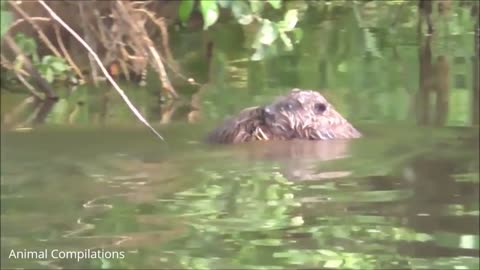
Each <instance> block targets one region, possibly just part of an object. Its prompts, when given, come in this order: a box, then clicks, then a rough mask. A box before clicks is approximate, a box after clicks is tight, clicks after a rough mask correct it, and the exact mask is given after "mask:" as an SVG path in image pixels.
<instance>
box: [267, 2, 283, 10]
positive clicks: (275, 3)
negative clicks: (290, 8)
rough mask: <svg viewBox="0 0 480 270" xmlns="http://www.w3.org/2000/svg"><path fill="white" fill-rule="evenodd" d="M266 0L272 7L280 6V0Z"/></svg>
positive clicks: (277, 7)
mask: <svg viewBox="0 0 480 270" xmlns="http://www.w3.org/2000/svg"><path fill="white" fill-rule="evenodd" d="M267 1H268V3H269V4H270V5H271V6H272V7H273V8H274V9H279V8H281V7H282V0H267Z"/></svg>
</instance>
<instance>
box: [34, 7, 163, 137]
mask: <svg viewBox="0 0 480 270" xmlns="http://www.w3.org/2000/svg"><path fill="white" fill-rule="evenodd" d="M38 2H39V3H40V4H41V5H42V6H43V7H44V8H45V9H46V10H47V11H48V13H50V16H52V18H53V19H54V20H56V21H57V22H58V23H60V24H61V25H62V26H63V27H64V28H65V29H67V31H68V32H70V34H72V36H74V37H75V38H76V39H77V40H78V42H80V43H81V44H82V45H83V46H84V47H85V49H87V50H88V52H89V53H90V54H92V56H93V57H94V59H95V61H96V62H97V64H98V66H99V67H100V69H101V70H102V72H103V74H104V75H105V77H106V78H107V79H108V81H109V82H110V83H111V84H112V85H113V87H114V88H115V90H116V91H117V92H118V94H120V96H121V97H122V99H123V100H124V101H125V103H127V105H128V108H130V110H131V111H132V112H133V114H135V116H136V117H137V118H138V119H139V120H140V121H141V122H142V123H144V124H145V125H146V126H147V127H148V128H149V129H150V130H151V131H152V132H153V133H155V135H157V137H158V138H160V139H161V140H164V139H163V137H162V136H161V135H160V134H159V133H158V132H157V131H156V130H155V129H154V128H153V127H152V126H151V125H150V124H149V123H148V122H147V120H145V118H143V116H142V115H141V114H140V112H139V111H138V110H137V108H135V106H134V105H133V104H132V102H131V101H130V99H128V97H127V95H125V93H124V92H123V90H122V89H121V88H120V87H119V86H118V84H117V83H116V82H115V80H113V78H112V76H110V74H108V71H107V69H106V68H105V67H104V66H103V64H102V61H101V60H100V58H99V57H98V55H97V54H96V53H95V52H94V51H93V50H92V48H91V47H90V46H89V45H88V44H87V43H86V42H85V40H83V39H82V38H81V37H80V36H79V35H78V34H77V33H76V32H75V31H74V30H73V29H72V28H70V26H68V25H67V24H66V23H65V22H64V21H63V20H62V19H61V18H60V17H59V16H58V15H57V14H56V13H55V12H54V11H53V10H52V9H51V8H50V7H49V6H48V5H47V4H46V3H45V2H44V1H43V0H38Z"/></svg>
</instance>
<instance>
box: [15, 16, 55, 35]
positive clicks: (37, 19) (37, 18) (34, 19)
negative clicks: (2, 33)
mask: <svg viewBox="0 0 480 270" xmlns="http://www.w3.org/2000/svg"><path fill="white" fill-rule="evenodd" d="M30 20H32V21H42V22H48V21H50V20H51V19H50V18H46V17H30ZM26 21H27V20H25V19H18V20H16V21H15V22H14V23H12V24H11V25H10V27H8V29H7V31H6V33H8V32H10V31H11V30H12V29H13V28H15V27H16V26H17V25H20V24H21V23H23V22H26Z"/></svg>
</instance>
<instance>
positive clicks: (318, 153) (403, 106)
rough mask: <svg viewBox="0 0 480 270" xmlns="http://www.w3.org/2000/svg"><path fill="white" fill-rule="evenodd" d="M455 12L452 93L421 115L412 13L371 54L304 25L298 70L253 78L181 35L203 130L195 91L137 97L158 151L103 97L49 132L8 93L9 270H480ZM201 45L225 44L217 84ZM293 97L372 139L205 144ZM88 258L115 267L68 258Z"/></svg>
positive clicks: (349, 26)
mask: <svg viewBox="0 0 480 270" xmlns="http://www.w3.org/2000/svg"><path fill="white" fill-rule="evenodd" d="M378 8H379V9H384V8H391V7H390V6H387V7H383V6H380V7H378ZM412 10H413V9H412ZM454 11H455V12H456V13H455V14H457V15H456V16H455V17H454V18H453V19H451V20H450V21H449V25H442V26H441V27H440V28H439V30H438V33H439V34H437V35H436V36H435V37H434V39H433V40H432V44H431V50H432V55H433V57H432V63H439V61H440V60H438V59H439V58H438V56H444V57H445V58H446V60H447V63H448V66H449V71H448V72H447V73H442V74H440V75H443V76H446V77H447V78H448V79H449V80H448V83H447V87H446V88H447V92H446V93H444V94H445V95H443V96H441V95H439V96H437V97H436V98H432V99H427V100H426V101H425V99H422V95H420V94H419V93H420V92H421V90H419V81H420V76H421V75H420V73H421V72H420V66H419V55H418V54H419V52H418V51H419V50H418V46H419V44H424V42H425V40H423V38H422V40H420V41H419V40H417V37H416V25H415V23H411V21H415V20H411V19H408V16H413V15H412V14H411V13H413V11H411V10H404V11H403V12H405V14H403V15H401V16H400V17H399V19H398V22H397V23H396V24H395V26H394V27H390V28H389V27H386V26H385V25H387V24H386V22H390V21H389V18H390V17H389V16H388V14H389V13H388V10H387V11H385V10H384V11H382V12H383V13H381V12H380V11H378V12H379V14H380V15H379V16H378V17H379V18H380V19H379V20H378V21H373V22H368V23H371V24H376V26H377V27H376V28H375V29H376V32H375V33H374V36H375V37H376V38H377V39H376V40H377V41H376V43H375V44H376V45H375V49H372V47H371V46H370V47H369V46H367V45H368V44H367V43H366V42H365V39H366V36H365V34H364V32H363V31H361V29H359V28H358V25H357V24H356V22H355V20H354V15H353V13H352V12H351V10H349V9H348V8H340V10H338V11H335V12H334V13H332V14H335V16H331V17H328V19H325V20H321V19H318V16H314V15H315V14H313V15H311V16H312V17H311V19H310V21H308V22H309V23H305V25H303V26H302V28H303V30H304V39H303V40H302V42H301V43H300V44H298V45H297V47H296V49H295V50H294V51H293V52H280V53H279V54H278V55H276V56H273V57H271V58H268V59H266V60H263V61H260V62H248V61H246V60H245V59H248V57H249V56H250V55H251V51H249V50H247V49H245V47H246V44H247V43H248V42H247V41H246V40H247V39H248V36H244V37H242V35H241V34H239V33H243V32H241V29H238V26H237V25H236V24H228V23H225V24H221V25H218V26H216V28H213V29H212V30H211V31H210V32H208V34H207V37H205V35H203V36H202V35H200V34H199V33H191V32H179V33H175V34H172V40H171V42H172V43H173V44H178V46H175V48H174V53H175V55H176V57H177V58H178V59H179V62H180V64H181V65H182V66H183V67H184V69H185V72H186V73H188V74H189V75H191V76H192V77H195V78H196V79H197V80H198V81H199V82H202V83H203V82H206V81H207V78H209V79H208V82H209V83H208V84H207V85H205V86H204V87H203V88H202V90H201V92H200V94H199V97H200V104H201V109H200V112H201V116H202V118H201V120H199V121H198V122H195V123H191V122H190V121H188V119H189V118H188V114H189V112H190V104H189V102H190V96H191V94H192V93H194V92H195V91H197V89H194V87H192V86H186V85H184V86H179V87H178V88H177V90H178V91H179V92H181V93H184V95H182V99H181V100H180V101H177V102H175V103H172V104H171V103H168V102H160V99H159V98H158V95H157V94H156V93H157V92H156V91H158V83H157V85H155V83H151V84H149V86H147V88H142V87H133V86H127V94H128V96H129V97H131V99H132V100H133V102H134V104H136V105H137V106H138V107H139V110H140V111H141V112H142V114H144V115H145V116H146V117H147V118H148V119H149V121H151V122H152V124H153V125H154V126H155V128H157V129H158V130H159V132H160V133H161V134H162V135H163V136H164V137H165V142H162V141H160V140H158V139H157V138H156V137H154V135H153V134H152V133H151V132H150V131H149V130H148V129H147V128H145V127H144V126H142V125H141V124H139V123H138V121H137V120H136V119H135V118H134V117H133V116H132V114H131V113H130V112H129V111H128V109H127V108H126V106H125V105H124V104H123V102H122V101H121V100H120V99H119V98H118V97H117V95H116V93H115V92H113V91H112V90H109V88H107V87H100V88H99V89H93V88H91V89H87V87H80V88H78V89H76V90H75V91H74V92H73V93H71V94H63V93H62V95H61V99H60V101H59V102H58V103H56V104H54V105H53V107H52V108H49V109H46V111H47V113H46V114H45V115H44V116H41V115H40V116H39V113H38V112H39V109H40V108H41V107H37V106H34V104H31V103H26V105H25V107H19V104H21V103H22V102H23V100H24V99H25V98H26V96H24V95H21V94H18V93H12V92H2V137H1V139H2V160H1V232H2V233H1V244H2V250H1V258H2V260H1V266H2V268H35V269H39V268H48V269H51V268H58V267H60V268H75V269H80V268H85V269H90V268H106V269H109V268H112V269H118V268H142V269H144V268H155V269H179V268H181V269H184V268H188V269H285V268H287V269H288V268H292V269H299V268H300V269H319V268H320V269H321V268H326V269H432V268H433V269H478V267H479V259H478V252H479V246H478V243H479V229H478V228H479V211H478V209H479V185H478V184H479V167H478V164H479V153H478V148H479V145H478V139H479V134H478V125H477V124H475V121H474V117H475V115H474V114H473V112H474V106H475V105H474V103H473V102H472V88H473V85H472V84H473V77H474V76H475V74H474V73H473V63H472V61H470V59H471V57H473V56H474V49H473V32H472V29H473V28H471V27H470V26H471V24H469V23H470V21H468V20H469V17H468V15H467V13H465V12H464V10H463V9H461V8H459V9H458V10H454ZM408 12H410V13H408ZM382 14H383V15H382ZM402 16H405V18H403V17H402ZM388 25H390V24H388ZM469 27H470V28H469ZM239 36H240V37H239ZM367 36H368V35H367ZM205 38H208V39H209V40H212V41H213V42H214V44H215V51H214V56H213V59H212V63H211V66H212V69H211V70H210V75H208V74H207V72H206V71H205V63H204V60H202V59H203V58H201V57H200V56H198V55H200V52H198V51H199V50H200V49H199V48H200V47H201V46H200V45H199V44H201V43H202V42H203V41H204V40H203V39H205ZM366 44H367V45H366ZM370 45H371V44H370ZM372 50H373V51H374V53H372V52H373V51H372ZM195 52H197V54H195ZM440 75H439V76H437V77H435V78H434V79H433V80H438V81H441V79H442V76H440ZM151 81H152V80H151ZM153 81H154V80H153ZM444 86H445V85H444ZM293 87H300V88H307V89H324V90H323V91H322V93H324V94H325V95H326V96H328V98H329V100H330V101H331V102H332V103H333V104H334V105H335V106H336V107H337V109H338V111H340V112H342V114H344V116H345V117H346V118H347V119H349V120H351V122H352V123H353V124H354V125H355V126H356V127H358V129H359V130H361V131H362V133H364V135H365V136H364V137H363V138H361V139H358V140H353V141H330V142H268V143H267V142H265V143H256V144H243V145H237V146H211V145H205V144H204V143H203V141H202V139H203V137H204V136H205V134H206V132H207V131H208V130H209V129H211V127H212V126H213V125H215V124H216V123H218V122H219V121H221V119H223V118H224V117H225V116H227V115H230V114H234V113H235V112H238V111H239V110H240V109H242V108H245V107H248V106H253V105H258V104H262V103H265V102H268V101H270V100H271V99H272V98H273V97H274V96H276V95H279V94H282V93H285V92H286V91H287V90H288V89H289V88H293ZM442 89H443V88H442ZM445 96H446V97H447V100H448V106H446V108H445V107H442V106H436V105H435V104H436V103H435V101H436V100H439V99H441V98H443V97H445ZM79 101H81V102H80V103H79ZM425 104H427V105H426V106H425ZM437 104H438V103H437ZM16 108H20V109H18V113H15V114H12V112H13V111H15V109H16ZM171 108H176V110H174V111H173V113H172V115H171V117H166V116H165V115H166V114H167V113H166V112H171V111H170V109H171ZM86 250H90V251H89V252H95V251H98V252H100V253H102V254H103V256H104V257H106V256H107V255H105V254H113V253H114V252H116V253H115V254H117V255H118V254H121V258H118V257H117V258H102V259H99V258H92V256H93V255H91V254H90V255H89V256H90V258H89V259H78V260H77V259H68V258H58V257H59V256H60V257H61V254H60V252H61V251H63V252H66V251H78V252H84V253H85V252H87V251H86ZM12 251H14V252H20V253H22V252H24V253H26V252H27V251H31V252H32V251H36V252H37V254H40V251H46V252H47V256H46V257H47V258H23V259H22V258H15V256H12V255H11V252H12ZM84 253H82V254H84ZM119 256H120V255H119Z"/></svg>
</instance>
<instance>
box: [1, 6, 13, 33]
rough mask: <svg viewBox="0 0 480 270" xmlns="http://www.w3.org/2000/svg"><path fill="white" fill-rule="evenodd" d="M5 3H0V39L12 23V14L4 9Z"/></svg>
mask: <svg viewBox="0 0 480 270" xmlns="http://www.w3.org/2000/svg"><path fill="white" fill-rule="evenodd" d="M6 3H7V2H6V1H1V2H0V38H2V37H3V34H5V33H6V31H7V30H8V28H9V27H10V24H11V23H12V21H13V16H12V13H10V11H8V10H6V9H5V5H6Z"/></svg>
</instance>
